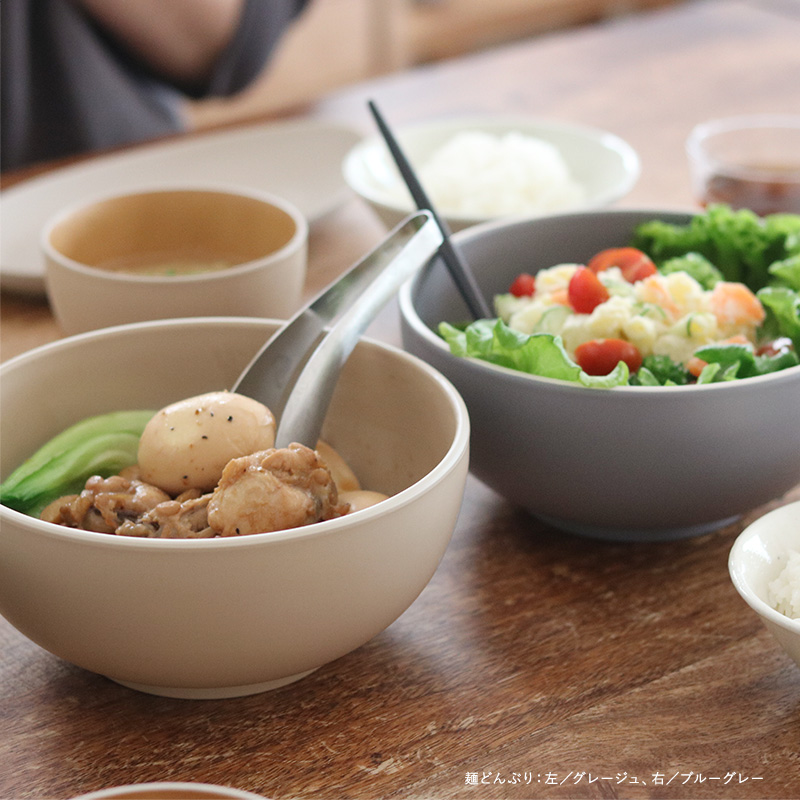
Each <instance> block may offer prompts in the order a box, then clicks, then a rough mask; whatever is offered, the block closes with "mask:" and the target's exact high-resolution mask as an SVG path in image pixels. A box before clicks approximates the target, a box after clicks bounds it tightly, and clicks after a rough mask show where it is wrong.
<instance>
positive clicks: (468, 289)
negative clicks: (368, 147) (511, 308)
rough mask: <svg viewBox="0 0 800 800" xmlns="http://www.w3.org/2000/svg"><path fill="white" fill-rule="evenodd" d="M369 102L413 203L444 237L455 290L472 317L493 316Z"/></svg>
mask: <svg viewBox="0 0 800 800" xmlns="http://www.w3.org/2000/svg"><path fill="white" fill-rule="evenodd" d="M368 105H369V109H370V111H371V112H372V116H373V117H374V118H375V122H376V123H377V125H378V128H379V130H380V132H381V135H382V136H383V138H384V141H385V142H386V145H387V147H388V148H389V152H390V153H391V154H392V158H394V161H395V164H397V168H398V169H399V170H400V175H401V176H402V178H403V180H404V181H405V184H406V186H407V187H408V190H409V191H410V192H411V197H412V198H413V200H414V202H415V203H416V205H417V208H418V209H420V210H423V209H427V210H428V211H430V212H431V215H432V216H433V219H434V220H435V222H436V224H437V225H438V226H439V229H440V230H441V231H442V236H443V237H444V241H443V243H442V246H441V247H440V248H439V253H440V255H441V257H442V260H443V261H444V263H445V266H446V267H447V269H448V271H449V272H450V275H451V277H452V278H453V280H454V281H455V284H456V287H457V288H458V291H459V292H460V294H461V296H462V297H463V298H464V302H465V303H466V304H467V308H469V311H470V313H471V314H472V316H473V318H474V319H487V318H490V317H492V316H493V315H492V312H491V310H490V309H489V306H488V305H487V303H486V300H485V299H484V297H483V295H482V293H481V290H480V289H479V288H478V284H477V282H476V281H475V277H474V275H473V274H472V272H471V271H470V268H469V266H468V265H467V263H466V262H465V261H464V259H463V258H462V257H461V255H460V254H459V252H458V250H456V248H455V247H454V246H453V243H452V241H451V240H450V236H451V232H450V228H449V226H448V225H447V223H446V222H445V221H444V220H442V219H441V218H440V217H439V215H438V214H437V213H436V209H435V208H434V207H433V204H432V203H431V201H430V200H429V198H428V196H427V195H426V194H425V190H424V189H423V188H422V185H421V184H420V182H419V180H418V178H417V176H416V175H415V173H414V170H413V169H412V167H411V164H409V162H408V159H407V158H406V157H405V155H404V153H403V151H402V150H401V149H400V145H399V144H398V143H397V140H396V139H395V137H394V135H393V134H392V132H391V130H390V129H389V126H388V125H387V124H386V122H385V121H384V119H383V117H382V116H381V113H380V112H379V111H378V108H377V106H376V105H375V103H374V102H373V101H372V100H370V101H368Z"/></svg>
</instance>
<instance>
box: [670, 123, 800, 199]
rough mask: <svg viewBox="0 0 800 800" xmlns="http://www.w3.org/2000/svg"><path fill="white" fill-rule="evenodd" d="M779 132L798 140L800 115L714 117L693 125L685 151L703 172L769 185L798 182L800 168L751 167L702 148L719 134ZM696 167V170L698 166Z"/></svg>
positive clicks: (799, 135)
mask: <svg viewBox="0 0 800 800" xmlns="http://www.w3.org/2000/svg"><path fill="white" fill-rule="evenodd" d="M756 130H762V131H766V130H782V131H791V132H793V133H794V134H796V135H797V136H798V137H800V114H770V113H767V114H738V115H735V116H730V117H717V118H715V119H710V120H706V121H705V122H700V123H698V124H697V125H695V126H694V127H693V128H692V129H691V131H689V135H688V136H687V138H686V143H685V146H684V147H685V150H686V155H687V156H688V157H689V160H690V162H692V163H693V164H695V165H700V164H706V165H708V166H707V167H704V168H703V169H706V170H708V169H718V170H722V171H723V172H724V174H726V175H732V176H737V177H744V178H748V177H749V178H759V177H761V178H764V179H768V180H769V181H770V182H771V183H788V184H791V183H796V182H797V180H798V179H800V167H794V168H789V167H787V168H786V171H785V172H784V173H778V172H776V171H775V170H771V169H768V168H763V167H758V166H754V165H747V164H740V163H737V162H735V161H730V160H729V159H725V158H719V157H718V156H715V155H712V154H711V153H710V152H708V151H707V150H706V149H705V143H706V142H707V141H708V140H709V139H712V138H713V137H715V136H718V135H720V134H723V135H724V134H727V133H735V132H736V131H756ZM698 168H699V167H698Z"/></svg>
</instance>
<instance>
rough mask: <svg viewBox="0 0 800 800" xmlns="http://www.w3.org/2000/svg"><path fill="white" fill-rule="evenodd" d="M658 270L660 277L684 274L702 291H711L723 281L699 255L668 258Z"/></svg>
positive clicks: (711, 265)
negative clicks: (689, 276)
mask: <svg viewBox="0 0 800 800" xmlns="http://www.w3.org/2000/svg"><path fill="white" fill-rule="evenodd" d="M658 269H659V272H661V274H662V275H669V274H670V273H672V272H686V273H688V274H689V275H691V276H692V277H693V278H694V279H695V280H696V281H697V282H698V283H699V284H700V285H701V286H702V287H703V288H704V289H713V288H714V286H716V284H718V283H719V282H720V281H721V280H724V276H723V275H722V273H721V272H720V271H719V270H718V269H717V268H716V267H715V266H714V265H713V264H712V263H711V262H710V261H709V260H708V259H707V258H706V257H705V256H701V255H700V253H687V254H686V255H684V256H675V257H674V258H668V259H667V260H666V261H665V262H664V263H663V264H662V265H661V266H660V267H659V268H658Z"/></svg>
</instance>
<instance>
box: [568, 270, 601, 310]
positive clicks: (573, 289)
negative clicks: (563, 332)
mask: <svg viewBox="0 0 800 800" xmlns="http://www.w3.org/2000/svg"><path fill="white" fill-rule="evenodd" d="M567 298H568V299H569V304H570V305H571V306H572V308H573V309H574V310H575V311H577V312H578V313H579V314H591V313H592V311H594V309H595V308H597V306H599V305H600V303H605V301H606V300H608V298H609V294H608V289H606V287H605V286H603V284H602V283H601V282H600V279H599V278H598V277H597V275H595V273H594V272H592V270H590V269H588V268H587V267H578V269H577V270H576V271H575V274H574V275H573V276H572V278H570V281H569V286H568V287H567Z"/></svg>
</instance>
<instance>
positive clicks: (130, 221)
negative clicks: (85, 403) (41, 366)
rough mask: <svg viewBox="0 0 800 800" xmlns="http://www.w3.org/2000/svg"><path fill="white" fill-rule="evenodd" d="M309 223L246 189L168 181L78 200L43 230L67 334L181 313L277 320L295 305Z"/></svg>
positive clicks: (51, 287) (50, 281)
mask: <svg viewBox="0 0 800 800" xmlns="http://www.w3.org/2000/svg"><path fill="white" fill-rule="evenodd" d="M307 242H308V225H307V222H306V220H305V219H304V217H303V216H302V214H301V213H300V211H298V210H297V209H296V208H295V207H294V206H293V205H292V204H290V203H288V202H287V201H285V200H283V199H281V198H278V197H275V196H272V195H269V194H267V193H264V192H259V191H256V190H253V189H240V188H236V187H225V186H212V187H200V186H196V187H175V188H164V189H157V190H152V191H149V190H141V191H132V192H127V193H125V194H116V195H107V196H104V197H100V198H94V199H91V200H89V201H83V202H82V203H80V204H76V205H74V206H71V207H70V208H68V209H65V210H63V211H61V212H60V213H58V214H57V215H55V216H54V217H53V218H51V219H50V220H49V221H48V222H47V224H46V225H45V227H44V230H43V232H42V240H41V244H42V250H43V253H44V259H45V268H46V270H45V271H46V285H47V294H48V298H49V300H50V303H51V305H52V308H53V312H54V314H55V317H56V319H57V321H58V323H59V325H60V326H61V328H62V329H63V331H64V332H65V333H67V334H74V333H81V332H83V331H87V330H93V329H96V328H102V327H108V326H111V325H120V324H124V323H129V322H139V321H144V320H150V319H165V318H169V317H185V316H206V315H214V316H230V315H236V316H263V317H273V318H278V319H285V318H288V317H289V316H291V314H292V313H293V312H294V311H295V310H296V309H297V307H298V306H299V305H300V301H301V299H302V292H303V285H304V281H305V274H306V260H307Z"/></svg>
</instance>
